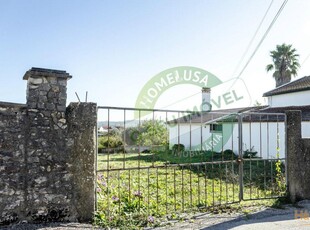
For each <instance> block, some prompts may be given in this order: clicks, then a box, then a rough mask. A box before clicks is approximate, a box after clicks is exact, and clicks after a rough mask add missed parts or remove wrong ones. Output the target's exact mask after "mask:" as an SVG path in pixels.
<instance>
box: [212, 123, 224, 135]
mask: <svg viewBox="0 0 310 230" xmlns="http://www.w3.org/2000/svg"><path fill="white" fill-rule="evenodd" d="M222 131H223V125H222V124H210V133H221V132H222Z"/></svg>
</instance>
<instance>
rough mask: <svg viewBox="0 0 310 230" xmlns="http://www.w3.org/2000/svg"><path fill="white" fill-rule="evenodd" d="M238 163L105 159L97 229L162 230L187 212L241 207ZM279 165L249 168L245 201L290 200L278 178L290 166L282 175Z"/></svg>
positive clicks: (209, 158)
mask: <svg viewBox="0 0 310 230" xmlns="http://www.w3.org/2000/svg"><path fill="white" fill-rule="evenodd" d="M232 159H233V161H232ZM236 159H237V156H236V155H235V154H234V153H233V152H232V151H231V150H225V151H223V152H220V153H216V152H211V151H201V152H199V151H197V152H186V151H183V153H182V154H179V153H173V152H172V151H152V152H151V153H119V154H109V155H108V154H104V155H99V159H98V169H99V170H100V169H110V170H108V171H107V170H106V171H103V172H102V173H101V174H99V175H98V189H97V194H98V212H97V214H96V223H97V224H99V225H101V226H103V227H117V228H119V227H120V228H123V229H137V228H139V227H143V226H157V225H159V223H160V222H162V221H163V220H162V218H166V220H169V219H178V218H181V213H183V212H186V211H191V212H195V211H215V212H218V211H219V210H221V209H223V207H226V208H227V207H229V206H231V205H233V204H234V203H236V202H237V203H238V202H239V163H238V162H237V160H236ZM225 160H229V161H226V162H225ZM276 162H277V161H270V160H261V159H259V158H254V159H247V160H245V161H244V162H243V168H244V170H243V172H244V198H245V199H257V198H262V197H272V196H279V195H283V196H284V195H285V189H284V190H283V189H282V188H278V187H277V181H276V180H275V178H276V177H277V175H278V174H279V175H281V176H283V174H284V165H283V163H282V162H281V164H280V165H279V167H278V169H277V170H278V171H277V170H276V168H277V167H276ZM191 163H192V164H191ZM194 163H198V164H194ZM180 164H182V165H180ZM124 169H126V170H124ZM130 169H131V170H130ZM282 178H283V179H284V177H282ZM281 189H282V190H281ZM223 205H224V206H223ZM237 206H238V205H237ZM224 209H225V208H224Z"/></svg>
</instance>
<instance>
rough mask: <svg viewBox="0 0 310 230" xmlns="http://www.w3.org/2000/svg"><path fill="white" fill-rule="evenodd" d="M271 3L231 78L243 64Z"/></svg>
mask: <svg viewBox="0 0 310 230" xmlns="http://www.w3.org/2000/svg"><path fill="white" fill-rule="evenodd" d="M273 1H274V0H271V2H270V4H269V6H268V8H267V10H266V12H265V14H264V16H263V18H262V20H261V21H260V23H259V25H258V27H257V29H256V31H255V33H254V35H253V37H252V38H251V40H250V42H249V44H248V46H247V48H246V49H245V52H244V53H243V55H242V57H241V59H240V61H239V63H238V65H237V67H236V68H235V70H234V72H233V74H232V76H234V75H235V73H236V72H237V70H238V69H239V67H240V65H241V63H242V62H243V60H244V58H245V56H246V54H247V53H248V51H249V49H250V47H251V45H252V43H253V41H254V39H255V37H256V35H257V33H258V31H259V30H260V28H261V26H262V24H263V22H264V21H265V18H266V16H267V14H268V12H269V10H270V8H271V6H272V4H273Z"/></svg>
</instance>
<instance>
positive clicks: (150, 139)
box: [125, 120, 168, 146]
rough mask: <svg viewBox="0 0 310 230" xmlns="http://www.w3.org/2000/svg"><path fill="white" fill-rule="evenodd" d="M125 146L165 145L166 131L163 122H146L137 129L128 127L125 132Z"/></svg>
mask: <svg viewBox="0 0 310 230" xmlns="http://www.w3.org/2000/svg"><path fill="white" fill-rule="evenodd" d="M125 137H126V144H128V145H144V146H152V145H166V144H167V140H168V131H167V128H166V125H165V124H164V122H162V121H159V120H154V121H153V120H147V121H144V122H143V123H141V125H140V126H138V127H129V128H127V129H126V130H125Z"/></svg>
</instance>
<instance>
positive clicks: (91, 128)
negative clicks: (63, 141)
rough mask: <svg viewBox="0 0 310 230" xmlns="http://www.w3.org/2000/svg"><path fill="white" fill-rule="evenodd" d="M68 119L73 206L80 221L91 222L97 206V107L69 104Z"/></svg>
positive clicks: (93, 105) (87, 104) (85, 104)
mask: <svg viewBox="0 0 310 230" xmlns="http://www.w3.org/2000/svg"><path fill="white" fill-rule="evenodd" d="M67 120H68V137H69V141H68V149H69V154H70V162H69V164H70V172H71V174H72V184H73V185H72V187H73V190H72V196H73V197H72V206H73V207H74V208H75V209H76V212H77V219H78V220H79V221H80V222H91V221H92V220H93V217H94V212H95V205H96V204H95V199H96V198H95V196H96V195H95V187H96V172H95V167H96V153H97V149H96V146H97V130H96V127H97V105H96V104H95V103H70V105H69V106H68V108H67Z"/></svg>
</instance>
